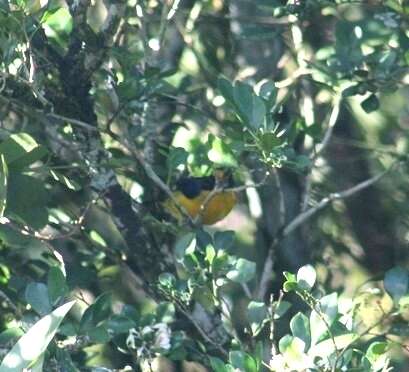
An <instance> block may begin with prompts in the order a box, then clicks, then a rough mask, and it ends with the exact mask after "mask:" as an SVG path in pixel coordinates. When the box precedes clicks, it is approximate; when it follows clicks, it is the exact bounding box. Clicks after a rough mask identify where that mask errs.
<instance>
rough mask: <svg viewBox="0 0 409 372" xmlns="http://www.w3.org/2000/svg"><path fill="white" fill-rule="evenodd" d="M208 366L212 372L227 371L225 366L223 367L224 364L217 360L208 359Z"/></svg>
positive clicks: (213, 358)
mask: <svg viewBox="0 0 409 372" xmlns="http://www.w3.org/2000/svg"><path fill="white" fill-rule="evenodd" d="M210 365H211V367H212V370H213V371H214V372H227V371H228V370H227V368H226V366H225V365H224V362H223V361H222V360H221V359H219V358H215V357H210Z"/></svg>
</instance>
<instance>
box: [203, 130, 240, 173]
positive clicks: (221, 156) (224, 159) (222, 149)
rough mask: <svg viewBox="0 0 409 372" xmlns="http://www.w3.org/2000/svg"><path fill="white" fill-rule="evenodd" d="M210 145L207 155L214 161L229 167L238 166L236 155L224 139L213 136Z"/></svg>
mask: <svg viewBox="0 0 409 372" xmlns="http://www.w3.org/2000/svg"><path fill="white" fill-rule="evenodd" d="M210 145H211V149H210V150H209V151H208V153H207V157H208V158H209V160H210V161H211V162H212V163H215V164H217V165H219V166H227V167H235V166H237V159H236V156H235V155H234V154H233V151H232V149H231V148H230V147H229V146H228V145H227V144H226V142H225V141H224V140H222V139H221V138H218V137H213V138H212V139H211V144H210Z"/></svg>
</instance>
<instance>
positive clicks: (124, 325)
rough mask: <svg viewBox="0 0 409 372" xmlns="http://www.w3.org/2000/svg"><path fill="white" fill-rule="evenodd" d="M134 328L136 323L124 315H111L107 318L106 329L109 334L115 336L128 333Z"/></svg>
mask: <svg viewBox="0 0 409 372" xmlns="http://www.w3.org/2000/svg"><path fill="white" fill-rule="evenodd" d="M135 326H136V322H135V321H134V320H132V319H130V318H128V317H127V316H124V315H113V316H112V317H111V318H109V320H108V322H107V325H106V328H107V330H108V331H109V332H111V333H113V334H115V335H117V334H120V333H128V331H129V330H130V329H131V328H133V327H135Z"/></svg>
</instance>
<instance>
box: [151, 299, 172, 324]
mask: <svg viewBox="0 0 409 372" xmlns="http://www.w3.org/2000/svg"><path fill="white" fill-rule="evenodd" d="M175 312H176V311H175V305H173V304H172V303H170V302H161V303H160V304H159V305H158V307H157V308H156V320H157V321H158V322H160V323H171V322H173V321H174V319H175Z"/></svg>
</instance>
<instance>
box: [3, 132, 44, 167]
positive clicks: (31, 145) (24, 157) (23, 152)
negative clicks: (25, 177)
mask: <svg viewBox="0 0 409 372" xmlns="http://www.w3.org/2000/svg"><path fill="white" fill-rule="evenodd" d="M0 153H1V154H3V155H4V158H5V160H6V163H7V165H8V167H9V168H13V169H22V168H24V167H26V166H28V165H31V164H33V163H35V162H36V161H38V160H40V159H42V158H43V157H44V156H45V155H46V154H47V150H46V149H45V147H44V146H41V145H39V144H38V143H37V141H36V140H35V139H34V138H33V137H31V136H30V135H29V134H27V133H17V134H12V135H11V136H10V137H8V138H7V139H6V140H4V141H3V142H2V143H0Z"/></svg>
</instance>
